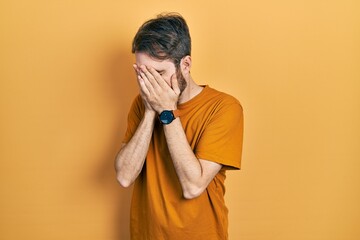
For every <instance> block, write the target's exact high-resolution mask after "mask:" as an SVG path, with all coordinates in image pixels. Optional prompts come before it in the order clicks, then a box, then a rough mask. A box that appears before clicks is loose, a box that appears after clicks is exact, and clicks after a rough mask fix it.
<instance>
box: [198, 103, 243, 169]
mask: <svg viewBox="0 0 360 240" xmlns="http://www.w3.org/2000/svg"><path fill="white" fill-rule="evenodd" d="M242 143H243V109H242V107H241V105H240V103H239V102H238V101H236V102H232V103H227V104H225V105H223V106H221V107H220V108H219V109H217V110H216V111H215V112H214V113H213V115H212V116H211V120H210V121H209V123H208V124H207V125H206V127H205V129H204V132H203V133H202V136H201V138H200V141H199V143H198V144H197V147H196V148H195V155H196V156H197V158H200V159H204V160H208V161H213V162H217V163H220V164H222V165H223V168H224V169H227V170H231V169H240V166H241V154H242Z"/></svg>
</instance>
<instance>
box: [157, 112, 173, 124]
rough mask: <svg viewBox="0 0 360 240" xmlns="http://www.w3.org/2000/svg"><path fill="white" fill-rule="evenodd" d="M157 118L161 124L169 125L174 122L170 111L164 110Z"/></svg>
mask: <svg viewBox="0 0 360 240" xmlns="http://www.w3.org/2000/svg"><path fill="white" fill-rule="evenodd" d="M159 118H160V121H161V122H162V123H163V124H169V123H171V122H172V121H173V120H174V114H173V113H172V111H169V110H165V111H162V112H161V113H160V116H159Z"/></svg>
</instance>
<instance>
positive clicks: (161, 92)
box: [139, 65, 180, 113]
mask: <svg viewBox="0 0 360 240" xmlns="http://www.w3.org/2000/svg"><path fill="white" fill-rule="evenodd" d="M139 70H140V71H139V75H140V81H139V83H140V87H141V89H142V91H143V93H144V98H145V99H144V100H145V101H147V102H148V103H149V104H150V105H151V106H152V108H153V109H154V110H155V111H156V112H158V113H161V112H162V111H164V110H174V109H176V108H177V102H178V99H179V95H180V89H179V85H178V82H177V78H176V73H174V74H173V75H172V76H171V78H170V82H171V86H169V85H168V84H167V83H166V81H165V80H164V79H163V78H162V76H161V75H160V74H159V73H158V72H157V71H156V70H155V69H154V68H152V67H148V66H144V65H142V66H140V69H139Z"/></svg>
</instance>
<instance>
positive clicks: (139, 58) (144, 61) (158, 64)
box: [135, 52, 175, 70]
mask: <svg viewBox="0 0 360 240" xmlns="http://www.w3.org/2000/svg"><path fill="white" fill-rule="evenodd" d="M135 59H136V65H138V66H139V67H140V66H141V65H145V66H150V67H152V68H154V69H156V70H165V69H172V68H175V64H174V63H173V62H172V61H171V60H169V59H166V60H159V59H155V58H152V57H150V56H149V55H148V54H146V53H142V52H136V53H135Z"/></svg>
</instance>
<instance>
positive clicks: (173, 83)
mask: <svg viewBox="0 0 360 240" xmlns="http://www.w3.org/2000/svg"><path fill="white" fill-rule="evenodd" d="M171 88H172V89H173V90H174V92H175V94H176V95H179V94H180V88H179V82H178V80H177V77H176V73H174V74H173V75H172V76H171Z"/></svg>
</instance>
